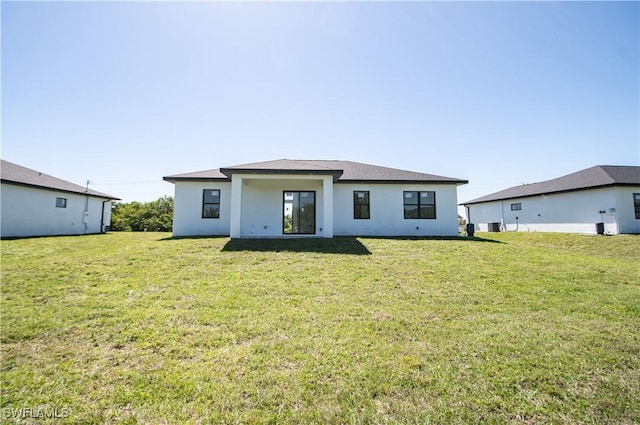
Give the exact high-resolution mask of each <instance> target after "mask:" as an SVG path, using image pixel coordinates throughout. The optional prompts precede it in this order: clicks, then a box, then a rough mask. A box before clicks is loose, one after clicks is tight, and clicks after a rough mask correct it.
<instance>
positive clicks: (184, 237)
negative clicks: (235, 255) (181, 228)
mask: <svg viewBox="0 0 640 425" xmlns="http://www.w3.org/2000/svg"><path fill="white" fill-rule="evenodd" d="M182 239H229V236H219V235H195V236H167V237H166V238H160V239H158V240H159V241H179V240H182Z"/></svg>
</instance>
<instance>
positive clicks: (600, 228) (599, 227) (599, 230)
mask: <svg viewBox="0 0 640 425" xmlns="http://www.w3.org/2000/svg"><path fill="white" fill-rule="evenodd" d="M596 233H597V234H599V235H604V223H602V222H600V223H596Z"/></svg>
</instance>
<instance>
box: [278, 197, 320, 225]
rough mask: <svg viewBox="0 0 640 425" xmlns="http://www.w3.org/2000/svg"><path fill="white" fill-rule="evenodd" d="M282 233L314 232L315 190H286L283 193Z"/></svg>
mask: <svg viewBox="0 0 640 425" xmlns="http://www.w3.org/2000/svg"><path fill="white" fill-rule="evenodd" d="M282 212H283V221H282V233H284V234H301V235H314V234H315V233H316V192H313V191H311V192H302V191H288V192H284V195H283V208H282Z"/></svg>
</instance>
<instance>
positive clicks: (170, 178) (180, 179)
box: [162, 176, 231, 183]
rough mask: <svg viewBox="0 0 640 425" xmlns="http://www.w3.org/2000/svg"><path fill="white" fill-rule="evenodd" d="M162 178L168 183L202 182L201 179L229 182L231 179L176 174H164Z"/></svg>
mask: <svg viewBox="0 0 640 425" xmlns="http://www.w3.org/2000/svg"><path fill="white" fill-rule="evenodd" d="M162 180H164V181H166V182H169V183H175V182H188V181H194V182H196V181H197V182H202V181H220V182H230V181H231V179H229V178H227V177H178V176H166V177H163V178H162Z"/></svg>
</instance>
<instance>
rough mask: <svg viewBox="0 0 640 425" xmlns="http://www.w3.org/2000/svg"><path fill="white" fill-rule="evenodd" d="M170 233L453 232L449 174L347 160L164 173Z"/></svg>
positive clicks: (453, 203) (453, 200)
mask: <svg viewBox="0 0 640 425" xmlns="http://www.w3.org/2000/svg"><path fill="white" fill-rule="evenodd" d="M164 180H166V181H169V182H171V183H174V184H175V198H174V212H173V235H174V236H193V235H225V236H231V237H232V238H245V237H299V236H315V237H325V238H331V237H333V236H334V235H375V236H436V235H437V236H455V235H458V213H457V186H459V185H461V184H465V183H467V181H466V180H460V179H455V178H449V177H440V176H434V175H430V174H423V173H416V172H411V171H404V170H397V169H393V168H386V167H379V166H375V165H369V164H362V163H357V162H351V161H318V160H310V161H307V160H288V159H281V160H275V161H267V162H260V163H255V164H246V165H238V166H234V167H226V168H221V169H215V170H208V171H199V172H194V173H186V174H177V175H173V176H167V177H164Z"/></svg>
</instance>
